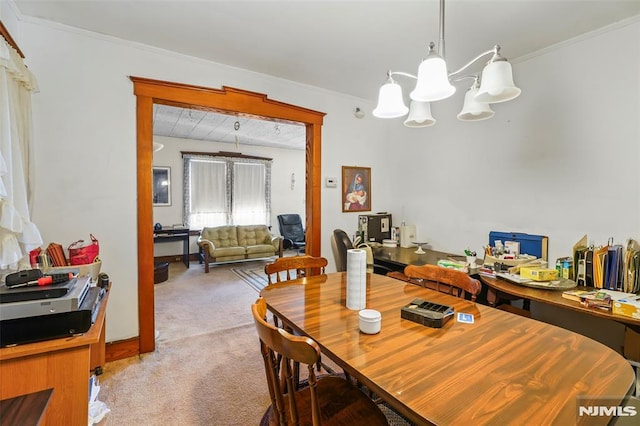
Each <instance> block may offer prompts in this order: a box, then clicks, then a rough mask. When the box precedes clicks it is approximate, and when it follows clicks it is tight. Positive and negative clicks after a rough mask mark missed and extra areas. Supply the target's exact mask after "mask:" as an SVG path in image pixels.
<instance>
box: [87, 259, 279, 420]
mask: <svg viewBox="0 0 640 426" xmlns="http://www.w3.org/2000/svg"><path fill="white" fill-rule="evenodd" d="M155 291H156V297H155V302H156V328H157V330H158V332H159V338H158V340H157V342H156V343H157V345H156V351H155V352H153V353H150V354H145V355H143V356H141V357H133V358H128V359H125V360H120V361H115V362H112V363H108V364H107V365H105V368H104V374H103V375H102V376H100V377H99V380H100V385H101V387H102V388H101V390H100V394H99V396H98V399H99V400H100V401H103V402H104V403H105V404H107V406H108V407H109V409H110V410H111V412H110V413H108V414H107V416H106V417H105V419H104V420H103V421H102V422H101V425H102V424H107V425H133V424H136V425H213V424H215V425H251V424H258V423H259V421H260V418H261V417H262V414H263V413H264V410H265V409H266V407H267V406H268V405H269V395H268V392H267V384H266V380H265V378H264V366H263V364H262V358H261V357H260V352H259V346H258V338H257V335H256V332H255V328H254V325H253V319H252V317H251V311H250V306H251V304H252V303H253V302H254V301H255V300H256V298H257V296H258V294H257V293H256V291H255V290H253V289H252V288H251V287H249V286H248V285H246V284H245V283H244V282H242V281H241V280H239V279H238V278H237V277H236V276H235V275H234V274H233V273H232V272H231V271H230V267H228V266H224V267H216V268H213V270H212V273H209V274H205V273H204V271H203V268H202V266H201V265H198V264H192V265H191V268H189V269H186V268H185V267H184V265H182V264H179V263H172V264H171V267H170V270H169V280H167V281H165V282H163V283H160V284H156V286H155Z"/></svg>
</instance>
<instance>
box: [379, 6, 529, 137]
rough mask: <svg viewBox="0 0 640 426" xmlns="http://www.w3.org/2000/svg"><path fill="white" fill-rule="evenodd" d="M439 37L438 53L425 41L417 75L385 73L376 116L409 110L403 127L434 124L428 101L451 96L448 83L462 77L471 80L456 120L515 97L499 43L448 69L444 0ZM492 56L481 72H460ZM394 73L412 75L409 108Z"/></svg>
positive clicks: (487, 113) (481, 114) (480, 116)
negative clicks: (425, 48) (454, 67)
mask: <svg viewBox="0 0 640 426" xmlns="http://www.w3.org/2000/svg"><path fill="white" fill-rule="evenodd" d="M439 33H440V40H439V44H438V52H436V51H435V44H434V43H433V42H431V43H429V52H428V54H427V57H426V58H425V59H424V60H423V61H422V63H421V64H420V67H419V68H418V76H417V77H416V76H415V75H412V74H408V73H406V72H401V71H391V70H389V71H388V72H387V82H386V83H385V84H384V85H383V86H382V87H381V88H380V92H379V94H378V105H377V106H376V108H375V109H374V110H373V115H374V116H375V117H378V118H398V117H402V116H404V115H406V114H407V113H409V116H408V117H407V119H406V120H405V121H404V125H405V126H407V127H428V126H432V125H433V124H435V123H436V120H435V119H434V118H433V116H432V115H431V104H430V103H431V102H435V101H439V100H442V99H446V98H448V97H450V96H451V95H453V94H454V93H455V91H456V87H455V86H454V85H453V84H452V83H455V82H458V81H461V80H464V79H473V84H472V85H471V87H470V88H469V91H468V92H467V93H466V95H465V97H464V105H463V107H462V111H460V113H459V114H458V119H459V120H462V121H479V120H486V119H488V118H491V117H493V115H494V114H495V113H494V112H493V110H492V109H491V107H490V105H489V104H494V103H498V102H506V101H510V100H512V99H515V98H517V97H518V96H519V95H520V92H521V90H520V89H519V88H518V87H516V86H515V84H514V83H513V74H512V70H511V64H510V63H509V62H508V61H507V60H506V59H505V58H504V57H502V56H500V46H498V45H495V46H494V47H493V49H491V50H487V51H486V52H483V53H481V54H480V55H478V56H476V57H475V58H473V59H472V60H471V61H469V62H468V63H467V64H465V65H464V66H463V67H462V68H460V69H458V70H456V71H453V72H448V70H447V64H446V62H445V60H444V0H440V22H439ZM488 55H492V56H491V58H490V59H489V62H487V64H486V66H485V67H484V69H483V70H482V74H481V75H477V74H469V75H461V74H462V72H464V71H465V70H466V69H467V68H469V67H470V66H471V65H473V64H474V63H475V62H477V61H479V60H480V59H482V58H484V57H486V56H488ZM394 75H401V76H404V77H409V78H412V79H414V80H417V81H416V86H415V88H414V89H413V91H412V92H411V93H410V94H409V97H410V98H411V104H410V108H407V106H406V105H405V103H404V99H403V97H402V87H401V86H400V85H399V84H398V83H396V81H395V80H394V79H393V76H394Z"/></svg>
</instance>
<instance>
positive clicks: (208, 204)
mask: <svg viewBox="0 0 640 426" xmlns="http://www.w3.org/2000/svg"><path fill="white" fill-rule="evenodd" d="M183 157H184V185H185V187H184V198H185V199H184V218H185V223H186V224H188V225H189V228H190V229H202V228H203V227H205V226H222V225H260V224H264V225H269V224H270V221H271V160H270V159H260V158H250V157H226V156H219V155H211V154H209V155H207V154H198V155H195V154H184V156H183Z"/></svg>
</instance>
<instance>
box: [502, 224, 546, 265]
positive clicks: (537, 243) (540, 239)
mask: <svg viewBox="0 0 640 426" xmlns="http://www.w3.org/2000/svg"><path fill="white" fill-rule="evenodd" d="M496 240H500V241H502V244H504V242H505V241H517V242H519V243H520V254H530V255H531V256H535V257H537V258H538V259H542V260H547V254H548V251H549V238H548V237H545V236H544V235H531V234H524V233H522V232H500V231H491V232H489V245H490V246H491V247H495V245H496Z"/></svg>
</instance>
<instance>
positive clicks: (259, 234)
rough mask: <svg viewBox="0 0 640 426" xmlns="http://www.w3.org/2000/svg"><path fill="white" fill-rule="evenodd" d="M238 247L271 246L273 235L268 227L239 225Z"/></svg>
mask: <svg viewBox="0 0 640 426" xmlns="http://www.w3.org/2000/svg"><path fill="white" fill-rule="evenodd" d="M237 228H238V243H239V244H238V245H241V246H245V247H248V246H255V245H260V244H267V245H271V238H272V237H273V235H272V234H271V232H270V231H269V228H267V225H238V227H237Z"/></svg>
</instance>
